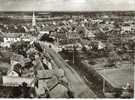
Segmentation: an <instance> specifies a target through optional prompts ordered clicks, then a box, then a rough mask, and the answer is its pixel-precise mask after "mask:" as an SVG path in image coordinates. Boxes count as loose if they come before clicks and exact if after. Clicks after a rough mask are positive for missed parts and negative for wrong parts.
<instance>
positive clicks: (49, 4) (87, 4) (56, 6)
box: [0, 0, 135, 11]
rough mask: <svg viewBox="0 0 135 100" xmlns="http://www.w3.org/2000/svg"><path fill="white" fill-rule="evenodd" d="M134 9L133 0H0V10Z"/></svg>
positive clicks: (134, 2)
mask: <svg viewBox="0 0 135 100" xmlns="http://www.w3.org/2000/svg"><path fill="white" fill-rule="evenodd" d="M117 10H119V11H129V10H130V11H135V0H0V11H117Z"/></svg>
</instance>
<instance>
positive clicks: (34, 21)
mask: <svg viewBox="0 0 135 100" xmlns="http://www.w3.org/2000/svg"><path fill="white" fill-rule="evenodd" d="M32 26H33V27H35V26H36V19H35V12H33V16H32Z"/></svg>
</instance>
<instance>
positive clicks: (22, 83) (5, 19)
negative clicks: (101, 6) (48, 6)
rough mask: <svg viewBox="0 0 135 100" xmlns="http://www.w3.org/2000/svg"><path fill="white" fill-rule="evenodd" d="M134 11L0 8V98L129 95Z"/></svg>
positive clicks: (131, 93)
mask: <svg viewBox="0 0 135 100" xmlns="http://www.w3.org/2000/svg"><path fill="white" fill-rule="evenodd" d="M134 66H135V11H92V12H90V11H86V12H84V11H83V12H78V11H77V12H67V11H66V12H64V11H59V12H58V11H57V12H55V11H14V12H10V11H1V12H0V98H133V97H134V71H135V69H134Z"/></svg>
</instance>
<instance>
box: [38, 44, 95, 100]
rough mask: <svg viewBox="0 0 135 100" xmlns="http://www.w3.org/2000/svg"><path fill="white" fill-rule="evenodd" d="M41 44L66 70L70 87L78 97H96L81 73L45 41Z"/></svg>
mask: <svg viewBox="0 0 135 100" xmlns="http://www.w3.org/2000/svg"><path fill="white" fill-rule="evenodd" d="M40 44H41V45H42V46H44V47H45V48H46V51H47V52H48V54H49V55H50V56H51V57H52V60H53V61H54V62H55V63H56V65H57V66H58V67H59V68H62V69H63V70H64V71H65V76H66V78H67V79H68V81H69V82H70V89H71V90H72V91H73V92H74V96H75V97H76V98H96V95H95V94H94V93H93V91H92V90H90V89H89V87H88V86H87V85H86V84H85V82H84V80H83V79H82V78H81V77H80V76H79V74H78V73H77V72H76V71H75V70H74V69H72V67H71V66H69V65H68V64H67V63H66V62H65V61H64V59H63V58H62V57H61V56H60V55H59V54H58V53H56V52H55V51H54V50H53V49H51V48H47V47H46V46H45V45H44V43H40Z"/></svg>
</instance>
